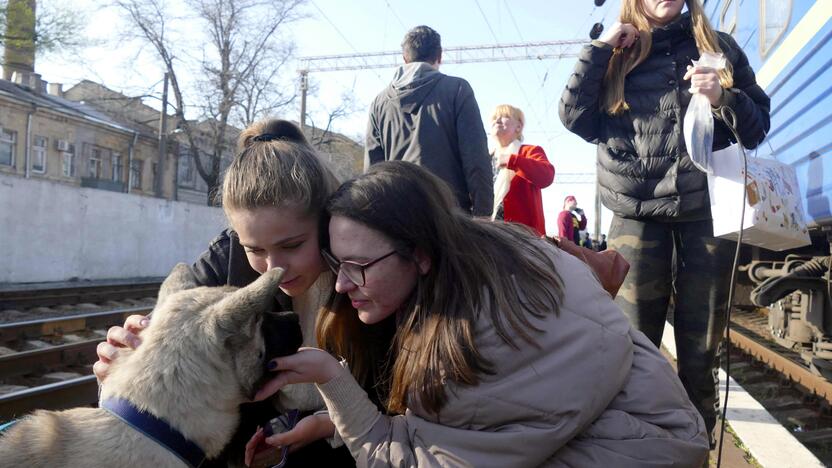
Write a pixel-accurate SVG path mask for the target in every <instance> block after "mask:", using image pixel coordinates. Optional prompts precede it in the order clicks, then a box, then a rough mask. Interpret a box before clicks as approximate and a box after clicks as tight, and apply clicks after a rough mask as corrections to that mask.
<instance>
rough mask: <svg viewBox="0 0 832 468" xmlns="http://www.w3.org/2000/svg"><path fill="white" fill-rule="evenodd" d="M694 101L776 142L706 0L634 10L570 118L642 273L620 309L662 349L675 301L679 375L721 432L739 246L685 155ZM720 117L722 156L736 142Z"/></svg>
mask: <svg viewBox="0 0 832 468" xmlns="http://www.w3.org/2000/svg"><path fill="white" fill-rule="evenodd" d="M685 6H687V11H685V12H683V9H684V7H685ZM705 51H708V52H715V53H722V54H724V56H725V58H726V62H727V66H726V67H725V69H723V70H719V71H717V70H714V69H711V68H706V67H692V66H691V65H692V64H691V60H697V59H698V58H699V56H700V54H701V53H703V52H705ZM691 93H700V94H702V95H704V96H706V97H707V98H708V100H709V101H710V103H711V106H712V108H713V109H714V111H716V110H718V109H719V108H720V107H722V106H726V107H729V108H731V109H732V110H733V111H734V113H735V114H736V116H737V119H736V121H737V122H736V125H737V127H738V128H737V130H738V133H739V135H740V137H741V138H742V142H743V144H744V145H745V146H746V147H747V148H755V147H756V146H757V145H759V144H760V143H761V142H762V141H763V139H764V138H765V135H766V132H767V131H768V129H769V98H768V96H766V94H765V92H764V91H763V90H762V89H761V88H760V87H759V86H758V85H757V82H756V79H755V77H754V72H753V70H752V69H751V67H750V66H749V64H748V59H747V58H746V56H745V54H744V53H743V51H742V49H741V48H740V47H739V46H738V45H737V43H736V42H735V41H734V39H733V38H732V37H731V36H730V35H728V34H725V33H721V32H715V31H714V30H713V29H712V27H711V25H710V24H709V22H708V19H707V18H706V17H705V15H704V13H703V11H702V5H701V4H700V1H699V0H664V1H662V0H623V1H622V6H621V13H620V15H619V22H617V23H616V24H614V25H613V26H612V27H611V28H610V29H609V30H608V31H607V32H606V33H605V34H604V35H603V36H602V37H601V38H600V39H599V40H596V41H592V43H591V44H589V45H587V46H585V47H584V49H583V51H582V53H581V56H580V58H579V60H578V63H577V65H576V66H575V72H574V73H573V75H572V76H571V77H570V79H569V82H568V83H567V86H566V90H565V91H564V93H563V96H562V98H561V102H560V117H561V120H562V121H563V124H564V125H565V126H566V127H567V128H568V129H570V130H571V131H572V132H574V133H576V134H578V135H579V136H581V137H582V138H584V139H585V140H587V141H589V142H591V143H594V144H597V145H598V151H597V155H598V156H597V157H598V165H597V167H598V182H599V187H600V195H601V199H602V201H603V203H604V205H605V206H606V207H607V208H609V209H610V210H612V211H613V212H614V214H615V216H614V218H613V220H612V224H611V226H610V232H609V241H608V242H609V243H608V245H609V248H611V249H615V250H617V251H619V252H620V253H621V254H622V255H623V256H624V257H625V258H626V259H627V261H628V262H629V263H630V265H631V268H630V272H629V275H628V277H627V279H626V280H625V282H624V285H623V286H622V288H621V290H620V292H619V294H618V299H617V302H618V304H619V305H620V306H621V307H622V309H623V310H624V312H625V313H626V314H627V315H628V316H629V318H630V321H631V322H632V323H633V325H634V326H635V327H636V328H638V329H639V330H641V331H642V332H644V333H645V334H646V335H647V337H648V338H649V339H650V340H651V341H652V342H653V343H654V344H655V345H656V346H659V344H660V343H661V338H662V331H663V329H664V323H665V320H666V318H667V315H668V309H669V306H670V303H671V297H672V298H673V301H672V303H673V305H674V309H673V310H674V313H673V317H674V319H673V322H674V327H675V334H676V347H677V352H678V367H679V377H680V378H681V380H682V383H683V384H684V386H685V389H686V390H687V393H688V395H689V397H690V399H691V400H692V402H693V403H694V405H695V406H696V408H697V409H698V410H699V412H700V414H701V415H702V417H703V418H704V420H705V425H706V426H707V428H708V431H709V432H712V430H713V428H714V426H715V424H716V407H717V404H718V399H717V392H716V384H717V381H716V379H715V372H714V371H715V369H716V365H717V348H718V345H719V343H720V341H721V339H722V335H723V332H724V328H725V320H724V311H725V306H726V301H727V295H728V278H729V275H730V265H731V254H732V251H733V247H732V245H731V243H729V242H728V241H725V240H721V239H716V238H714V237H713V223H712V219H711V211H710V199H709V194H708V183H707V177H706V175H705V174H704V173H703V172H701V171H699V170H698V169H697V168H696V167H695V166H694V165H693V164H692V162H691V159H690V157H689V155H688V152H687V150H686V148H685V142H684V138H683V136H682V128H683V127H682V126H683V122H682V120H683V117H684V115H685V111H686V110H687V106H688V103H689V102H690V99H691ZM714 117H715V126H714V139H713V149H714V150H717V149H722V148H725V147H727V146H728V145H729V144H730V143H735V142H733V141H732V136H731V132H730V131H729V128H728V127H727V126H726V124H725V122H722V121H721V120H720V118H719V114H718V113H717V112H715V114H714Z"/></svg>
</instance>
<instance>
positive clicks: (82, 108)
mask: <svg viewBox="0 0 832 468" xmlns="http://www.w3.org/2000/svg"><path fill="white" fill-rule="evenodd" d="M0 96H7V97H10V98H12V99H14V100H17V101H22V102H25V103H27V104H33V105H35V106H37V107H40V108H45V109H50V110H53V111H55V112H59V113H62V114H68V115H70V116H73V117H76V118H80V119H84V120H87V121H90V122H92V123H96V124H99V125H104V126H107V127H110V128H112V129H113V130H116V131H122V132H128V133H134V132H136V131H139V129H133V128H130V127H129V126H127V125H124V124H121V123H119V122H116V121H115V120H114V119H112V118H110V117H109V116H107V115H106V114H104V113H103V112H100V111H98V110H97V109H95V108H94V107H92V106H88V105H86V104H84V103H83V102H74V101H70V100H68V99H64V98H62V97H58V96H53V95H51V94H47V93H43V92H40V93H37V92H35V91H33V90H32V89H30V88H28V87H26V86H23V85H19V84H16V83H12V82H11V81H8V80H0Z"/></svg>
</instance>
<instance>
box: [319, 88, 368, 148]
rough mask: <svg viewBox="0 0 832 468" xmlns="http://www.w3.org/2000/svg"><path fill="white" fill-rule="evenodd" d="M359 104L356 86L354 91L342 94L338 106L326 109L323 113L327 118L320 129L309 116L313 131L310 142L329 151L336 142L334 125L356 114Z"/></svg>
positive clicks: (349, 90) (350, 90)
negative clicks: (356, 100) (356, 99)
mask: <svg viewBox="0 0 832 468" xmlns="http://www.w3.org/2000/svg"><path fill="white" fill-rule="evenodd" d="M356 109H357V104H356V102H355V85H354V84H353V89H348V90H344V91H343V92H342V93H341V99H340V100H339V101H338V105H337V106H335V107H334V108H331V109H325V110H324V111H323V112H322V113H323V114H324V115H325V116H326V117H325V119H324V120H325V121H326V123H325V124H324V126H323V127H318V126H317V125H316V124H315V116H314V115H312V114H310V115H309V116H308V118H309V122H310V124H311V127H312V129H311V131H310V137H309V142H310V143H312V145H313V146H315V147H316V148H318V149H321V150H325V151H326V150H329V149H331V148H330V147H331V145H332V143H333V142H334V141H335V134H334V133H333V131H332V125H333V124H334V123H335V122H337V121H338V120H341V119H346V118H349V117H350V116H352V115H353V114H355V112H356Z"/></svg>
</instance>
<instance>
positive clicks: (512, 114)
mask: <svg viewBox="0 0 832 468" xmlns="http://www.w3.org/2000/svg"><path fill="white" fill-rule="evenodd" d="M525 122H526V120H525V117H524V116H523V111H521V110H520V109H518V108H516V107H514V106H510V105H508V104H501V105H499V106H497V108H496V109H494V112H493V113H492V114H491V137H492V138H493V140H494V155H493V157H492V163H493V165H494V169H495V171H494V172H495V180H496V182H495V184H496V187H495V193H494V205H495V208H494V212H493V213H492V215H491V217H492V219H502V220H504V221H508V222H514V223H520V224H525V225H526V226H529V227H530V228H532V229H534V230H535V232H537V234H538V235H540V236H545V235H546V222H545V219H544V215H543V197H542V196H541V194H540V191H541V190H542V189H544V188H546V187H548V186H549V185H551V184H552V181H553V180H554V179H555V168H554V166H552V164H551V163H550V162H549V160H548V159H547V158H546V153H545V152H544V151H543V148H541V147H539V146H535V145H524V144H522V141H523V126H524V125H525ZM501 171H505V172H504V173H503V174H502V175H501ZM503 177H504V178H503ZM507 180H510V181H511V182H510V184H509V185H508V193H505V192H504V191H502V192H503V193H499V192H501V190H500V187H501V185H503V184H502V183H503V182H504V181H507ZM501 196H502V197H503V198H502V199H501V200H500V199H498V198H500V197H501Z"/></svg>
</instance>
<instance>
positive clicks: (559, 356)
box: [247, 161, 708, 467]
mask: <svg viewBox="0 0 832 468" xmlns="http://www.w3.org/2000/svg"><path fill="white" fill-rule="evenodd" d="M326 215H327V216H328V217H329V221H328V228H329V236H328V245H325V246H324V254H323V257H324V259H325V260H326V262H327V264H328V265H329V266H330V267H331V268H332V270H333V272H334V273H335V274H336V281H335V292H334V293H333V294H332V296H331V297H330V298H329V300H328V302H327V305H326V307H325V308H324V309H323V310H322V311H321V313H320V315H319V319H318V324H317V333H318V340H317V341H318V344H319V345H320V346H321V347H322V348H323V349H326V350H327V351H329V352H327V351H323V350H321V349H315V348H303V349H301V350H300V351H299V352H298V353H297V354H295V355H292V356H287V357H282V358H278V359H276V360H273V361H272V362H271V365H270V368H271V369H273V370H274V371H275V372H276V376H275V377H274V378H273V379H272V380H271V381H270V382H269V383H267V384H266V385H265V386H264V387H263V389H262V390H261V391H260V392H259V393H258V398H265V397H268V396H269V395H270V394H272V393H273V392H275V391H277V390H278V389H280V388H283V387H284V386H285V385H289V384H295V383H299V382H314V383H315V384H316V385H317V387H318V389H319V390H320V392H321V395H322V396H323V398H324V401H325V403H326V406H327V409H328V411H329V416H330V417H331V419H332V421H333V422H334V424H335V426H336V428H337V431H338V433H339V434H340V436H341V438H342V439H343V440H344V442H345V443H346V445H347V446H348V447H349V449H350V451H351V452H352V455H353V457H354V458H355V459H356V460H357V462H358V463H357V464H358V465H359V466H398V467H411V466H477V467H483V466H494V467H506V466H511V467H524V466H542V465H545V466H616V467H636V466H638V467H643V466H690V467H700V466H702V463H703V461H704V460H705V458H706V456H707V454H708V440H707V437H706V436H705V427H704V423H703V421H702V418H701V417H700V416H699V415H698V413H697V411H696V409H695V408H694V407H693V405H692V404H691V403H690V400H688V398H687V396H686V395H685V390H684V388H683V387H682V384H681V382H679V379H678V378H677V377H676V375H675V374H674V372H673V369H672V368H671V366H670V364H669V363H668V362H667V360H666V359H665V358H664V357H663V356H662V355H661V354H660V353H659V352H658V350H657V349H656V348H655V347H654V346H652V344H651V343H650V342H649V340H647V338H646V337H645V336H644V335H643V334H642V333H640V332H638V331H636V330H634V329H633V328H632V327H631V326H630V325H629V322H628V321H627V318H626V317H625V316H624V315H623V314H622V313H621V310H620V309H619V308H618V307H617V306H616V305H615V303H614V302H613V301H612V299H611V298H610V295H609V294H608V293H607V292H606V291H604V290H603V289H602V288H601V286H600V284H599V283H598V281H597V280H596V279H595V277H594V276H593V273H592V272H591V271H590V270H589V269H588V267H587V266H586V265H585V264H584V263H582V262H581V261H580V260H578V259H576V258H575V257H572V256H571V255H569V254H567V253H564V252H562V251H560V250H558V249H557V248H555V247H554V246H552V245H551V244H550V243H548V242H546V241H545V240H542V239H539V238H536V237H535V236H533V235H532V233H530V232H529V231H528V230H527V229H523V228H522V227H518V226H515V225H511V224H503V223H493V222H489V221H484V220H478V219H472V218H470V217H469V216H466V215H465V214H464V213H463V212H462V211H461V210H460V209H459V208H458V207H457V206H456V204H455V202H454V199H453V195H452V193H451V191H450V189H449V188H448V187H447V186H446V185H445V184H444V183H443V182H442V181H441V180H440V179H438V178H437V177H435V176H433V175H431V174H430V173H429V172H427V171H426V170H424V169H422V168H420V167H418V166H416V165H414V164H411V163H407V162H402V161H390V162H384V163H381V164H377V165H374V166H372V167H371V168H370V169H369V171H368V172H367V173H366V174H364V175H362V176H360V177H358V178H357V179H355V180H352V181H349V182H346V183H345V184H344V185H342V186H341V187H340V188H339V189H338V190H337V191H336V192H335V194H334V195H333V196H332V197H331V198H330V200H329V202H328V203H327V206H326ZM326 240H327V239H326V238H324V241H325V242H326ZM565 272H568V274H564V273H565ZM391 318H392V319H393V320H395V336H394V337H393V346H392V347H390V348H389V349H388V350H387V352H386V353H380V352H379V350H378V348H376V347H374V346H371V345H370V344H371V343H373V336H372V334H371V333H368V327H367V326H366V325H372V324H377V323H382V322H384V321H385V320H389V319H391ZM330 353H331V354H330ZM333 355H335V356H340V357H342V359H341V360H339V359H337V358H336V357H334V356H333ZM367 376H372V377H373V378H375V379H377V381H379V382H385V383H386V385H387V387H386V392H385V393H386V395H387V398H386V400H385V405H386V413H387V414H384V413H383V412H381V411H379V409H378V408H377V407H376V405H375V404H373V402H372V401H371V400H370V399H369V398H368V396H367V394H366V393H365V391H364V389H363V388H362V386H361V385H359V382H361V381H363V380H364V379H366V378H367ZM365 387H366V386H365ZM247 455H248V456H247V458H250V453H249V454H247Z"/></svg>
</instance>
